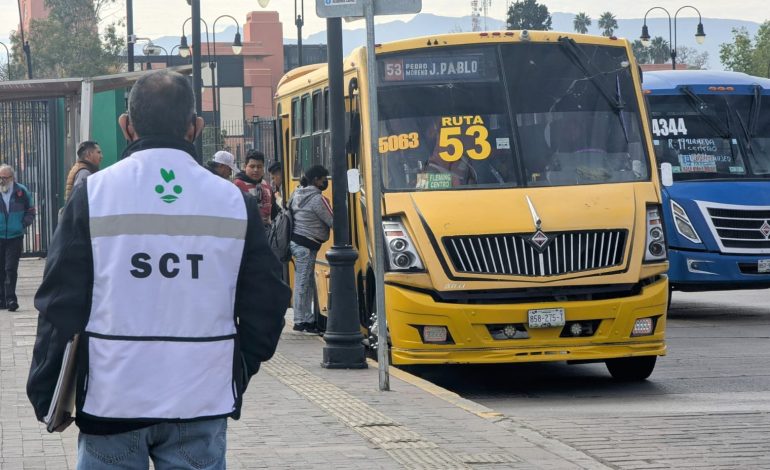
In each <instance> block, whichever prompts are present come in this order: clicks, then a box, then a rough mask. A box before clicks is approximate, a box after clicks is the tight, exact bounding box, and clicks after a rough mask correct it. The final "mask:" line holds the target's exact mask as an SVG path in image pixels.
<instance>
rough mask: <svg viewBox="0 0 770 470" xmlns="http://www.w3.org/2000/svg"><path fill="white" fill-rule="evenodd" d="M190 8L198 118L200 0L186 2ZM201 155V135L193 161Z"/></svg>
mask: <svg viewBox="0 0 770 470" xmlns="http://www.w3.org/2000/svg"><path fill="white" fill-rule="evenodd" d="M188 1H189V2H190V6H191V7H192V15H191V16H192V19H191V21H192V66H193V70H192V73H193V93H195V114H196V115H197V116H198V117H200V116H201V114H203V103H202V100H203V96H202V94H203V92H202V91H201V88H202V87H203V80H202V79H201V2H200V0H188ZM202 155H203V133H201V134H200V135H198V137H197V138H196V139H195V160H196V161H197V162H198V163H201V161H202V157H201V156H202Z"/></svg>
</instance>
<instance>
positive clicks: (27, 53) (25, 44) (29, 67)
mask: <svg viewBox="0 0 770 470" xmlns="http://www.w3.org/2000/svg"><path fill="white" fill-rule="evenodd" d="M16 4H17V5H18V6H19V33H21V44H22V46H21V48H22V50H23V51H24V57H25V59H26V61H27V78H28V79H29V80H32V51H31V50H30V48H29V41H26V40H25V39H24V17H23V16H22V14H21V0H17V1H16Z"/></svg>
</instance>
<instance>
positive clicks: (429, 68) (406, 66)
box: [380, 54, 495, 82]
mask: <svg viewBox="0 0 770 470" xmlns="http://www.w3.org/2000/svg"><path fill="white" fill-rule="evenodd" d="M382 63H383V67H381V68H380V73H381V74H382V81H383V82H422V81H434V80H441V81H448V80H449V81H453V80H463V81H465V80H482V79H490V78H495V77H487V75H488V74H489V72H488V71H487V67H486V66H485V64H484V54H457V55H451V56H406V57H392V58H386V59H383V61H382Z"/></svg>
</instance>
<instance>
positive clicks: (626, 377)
mask: <svg viewBox="0 0 770 470" xmlns="http://www.w3.org/2000/svg"><path fill="white" fill-rule="evenodd" d="M657 360H658V356H639V357H621V358H617V359H607V360H606V361H605V364H606V365H607V370H609V371H610V375H612V378H613V379H615V380H617V381H621V382H639V381H642V380H646V379H647V377H649V376H650V374H652V370H653V369H655V362H656V361H657Z"/></svg>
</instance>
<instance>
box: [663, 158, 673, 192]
mask: <svg viewBox="0 0 770 470" xmlns="http://www.w3.org/2000/svg"><path fill="white" fill-rule="evenodd" d="M660 181H661V183H663V186H665V187H669V186H673V185H674V171H673V170H672V169H671V164H670V163H661V164H660Z"/></svg>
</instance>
